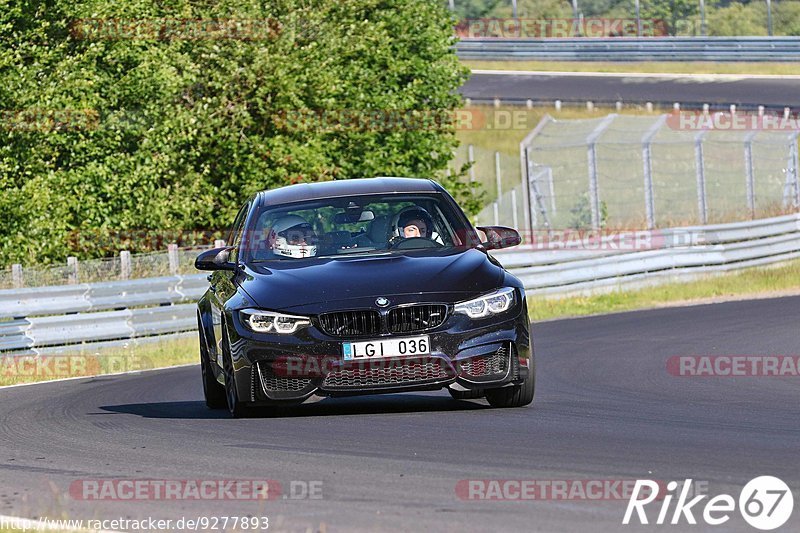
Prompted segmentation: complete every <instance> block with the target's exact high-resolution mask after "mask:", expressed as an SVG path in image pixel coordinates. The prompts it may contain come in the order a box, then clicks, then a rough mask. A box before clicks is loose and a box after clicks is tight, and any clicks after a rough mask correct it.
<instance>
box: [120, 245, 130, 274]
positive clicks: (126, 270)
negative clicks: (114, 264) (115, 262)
mask: <svg viewBox="0 0 800 533" xmlns="http://www.w3.org/2000/svg"><path fill="white" fill-rule="evenodd" d="M119 278H120V279H131V253H130V252H129V251H128V250H122V251H121V252H120V253H119Z"/></svg>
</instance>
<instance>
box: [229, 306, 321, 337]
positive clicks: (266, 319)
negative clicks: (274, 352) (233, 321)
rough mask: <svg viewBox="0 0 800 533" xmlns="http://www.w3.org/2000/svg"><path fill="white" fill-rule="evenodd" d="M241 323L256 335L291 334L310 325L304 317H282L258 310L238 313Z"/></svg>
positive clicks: (279, 314)
mask: <svg viewBox="0 0 800 533" xmlns="http://www.w3.org/2000/svg"><path fill="white" fill-rule="evenodd" d="M239 315H240V316H241V317H242V322H244V323H245V324H247V327H249V328H250V329H252V330H253V331H255V332H256V333H284V334H287V335H288V334H291V333H294V332H295V331H297V330H298V329H300V328H305V327H308V326H309V325H311V321H310V320H309V319H308V318H306V317H304V316H292V315H284V314H283V313H273V312H271V311H259V310H258V309H244V310H242V311H239Z"/></svg>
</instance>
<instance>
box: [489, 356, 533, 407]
mask: <svg viewBox="0 0 800 533" xmlns="http://www.w3.org/2000/svg"><path fill="white" fill-rule="evenodd" d="M535 388H536V367H535V366H533V365H532V366H531V367H530V369H529V370H528V377H527V378H526V379H525V381H523V382H522V384H520V385H515V386H513V387H505V388H502V389H489V390H487V391H486V400H488V402H489V405H491V406H492V407H523V406H525V405H528V404H529V403H531V402H532V401H533V395H534V389H535Z"/></svg>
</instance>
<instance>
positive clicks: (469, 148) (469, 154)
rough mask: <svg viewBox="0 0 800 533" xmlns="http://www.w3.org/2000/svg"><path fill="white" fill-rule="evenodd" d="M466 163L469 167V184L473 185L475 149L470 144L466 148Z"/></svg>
mask: <svg viewBox="0 0 800 533" xmlns="http://www.w3.org/2000/svg"><path fill="white" fill-rule="evenodd" d="M467 162H468V163H470V165H469V183H470V185H472V184H473V183H475V148H474V147H473V146H472V145H471V144H470V145H469V146H467Z"/></svg>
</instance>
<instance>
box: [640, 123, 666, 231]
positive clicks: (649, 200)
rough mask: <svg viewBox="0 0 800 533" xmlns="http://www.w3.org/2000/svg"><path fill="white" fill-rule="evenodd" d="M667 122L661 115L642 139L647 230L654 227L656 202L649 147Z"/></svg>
mask: <svg viewBox="0 0 800 533" xmlns="http://www.w3.org/2000/svg"><path fill="white" fill-rule="evenodd" d="M666 120H667V115H661V116H660V117H658V120H656V121H655V123H654V124H653V125H652V126H650V128H649V129H648V130H647V133H645V134H644V137H642V163H643V166H644V210H645V213H646V214H647V229H653V228H655V227H656V202H655V194H654V190H653V160H652V153H651V145H652V143H653V137H655V136H656V134H657V133H658V130H660V129H661V126H663V125H664V122H666Z"/></svg>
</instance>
